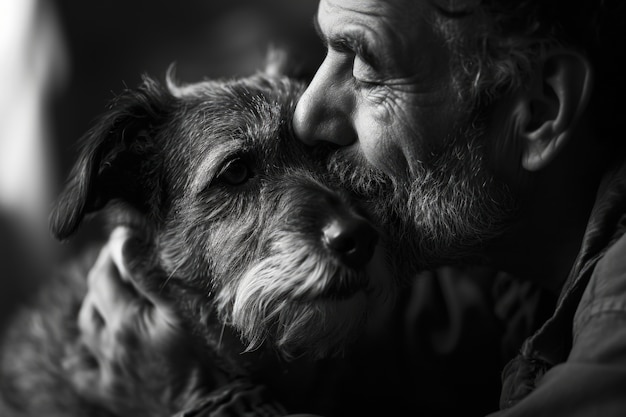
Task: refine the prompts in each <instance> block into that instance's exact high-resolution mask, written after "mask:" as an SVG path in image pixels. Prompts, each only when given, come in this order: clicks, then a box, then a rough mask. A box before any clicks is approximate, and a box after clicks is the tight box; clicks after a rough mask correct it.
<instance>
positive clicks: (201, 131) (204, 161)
mask: <svg viewBox="0 0 626 417" xmlns="http://www.w3.org/2000/svg"><path fill="white" fill-rule="evenodd" d="M278 90H279V89H278V88H276V89H274V88H273V85H271V84H264V85H259V84H258V83H256V82H241V81H235V82H230V83H223V82H214V81H209V82H203V83H198V84H194V85H189V86H185V87H183V88H179V89H178V90H176V91H173V94H174V95H175V96H176V97H177V98H178V99H179V100H180V102H181V105H180V106H179V111H178V112H177V115H176V116H175V125H176V126H177V127H176V128H175V130H174V132H176V133H175V134H174V135H175V136H178V141H177V144H176V145H174V146H175V147H176V148H177V149H175V151H174V152H171V153H170V157H171V158H172V161H171V163H172V166H173V167H180V166H188V169H187V170H186V172H187V173H188V175H189V177H188V181H189V182H190V183H188V185H191V187H192V188H196V187H201V186H202V184H204V183H206V182H207V181H209V180H210V178H211V177H212V176H213V175H215V174H216V171H218V170H219V168H220V167H221V166H222V165H223V163H224V161H226V160H227V159H229V158H231V157H232V156H233V155H237V154H238V153H241V152H246V153H249V154H254V155H255V156H256V157H258V158H263V159H265V158H266V157H269V156H270V155H273V154H275V153H276V152H278V150H279V148H281V147H282V146H285V143H286V140H285V139H287V138H285V127H286V126H287V125H290V123H291V115H292V112H293V103H294V99H293V94H292V92H291V90H289V89H287V90H282V91H278ZM169 136H172V135H169ZM173 169H175V168H173ZM177 171H178V170H177ZM194 184H195V185H194Z"/></svg>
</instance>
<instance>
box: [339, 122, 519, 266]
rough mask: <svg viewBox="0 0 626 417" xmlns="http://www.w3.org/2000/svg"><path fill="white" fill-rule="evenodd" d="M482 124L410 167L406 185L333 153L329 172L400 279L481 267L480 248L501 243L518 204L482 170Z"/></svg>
mask: <svg viewBox="0 0 626 417" xmlns="http://www.w3.org/2000/svg"><path fill="white" fill-rule="evenodd" d="M481 126H484V124H482V123H480V122H479V121H477V120H474V121H473V122H472V123H468V124H466V125H464V126H463V127H461V128H459V129H457V130H456V133H455V134H454V135H452V136H451V137H450V138H449V140H447V141H445V143H446V145H445V146H443V147H442V148H441V149H439V150H438V152H434V153H433V155H434V156H432V157H430V158H429V159H426V160H424V161H422V162H423V163H422V164H420V165H419V166H415V167H412V168H414V170H413V172H412V174H411V177H410V178H409V180H408V181H403V180H402V179H396V178H392V177H390V176H389V175H387V174H385V173H383V172H381V171H379V170H377V169H376V168H374V167H372V166H371V165H368V164H367V162H364V161H363V158H362V157H359V156H357V157H356V158H355V155H354V154H352V155H350V154H349V152H350V151H347V152H346V151H343V150H341V149H339V150H337V151H335V152H334V153H333V154H332V155H331V156H330V159H329V162H328V167H329V170H330V171H331V173H332V174H333V175H334V176H335V177H336V179H337V180H338V181H340V183H341V184H342V186H343V187H349V188H351V189H352V190H353V191H354V192H355V193H357V195H359V196H360V198H362V199H363V200H364V201H365V203H366V205H367V207H368V209H369V211H370V213H371V214H372V215H373V216H374V218H375V220H376V221H377V222H378V223H379V224H380V225H381V226H382V227H383V229H384V230H385V232H386V233H387V236H386V242H385V244H386V245H387V247H388V250H389V254H390V257H391V258H392V259H393V262H392V263H393V264H394V266H395V267H396V270H397V271H396V272H397V273H398V274H399V276H409V275H411V274H413V273H415V272H417V271H419V270H423V269H428V268H433V267H437V266H440V265H453V264H459V263H468V262H472V263H480V262H481V261H482V259H481V247H483V246H484V245H485V244H486V243H488V242H489V241H491V240H492V239H493V238H495V237H497V236H500V235H501V234H502V233H503V232H504V231H505V230H506V228H507V226H508V225H509V224H510V222H511V220H512V218H513V216H514V215H515V213H516V211H517V206H518V203H517V201H516V199H515V198H514V195H513V194H512V193H511V192H510V191H509V189H508V188H507V187H506V185H505V184H503V183H501V182H499V181H497V180H496V178H495V177H494V176H493V174H492V173H491V171H490V169H489V168H488V166H487V162H486V161H487V153H486V148H485V141H486V140H488V138H486V136H485V134H484V130H485V129H484V128H483V127H481Z"/></svg>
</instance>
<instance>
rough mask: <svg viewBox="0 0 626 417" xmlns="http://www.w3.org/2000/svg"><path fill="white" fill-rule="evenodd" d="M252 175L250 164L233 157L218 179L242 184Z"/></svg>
mask: <svg viewBox="0 0 626 417" xmlns="http://www.w3.org/2000/svg"><path fill="white" fill-rule="evenodd" d="M251 176H252V171H251V170H250V168H249V167H248V164H246V162H245V161H244V160H243V159H241V158H237V159H233V160H232V161H230V162H227V163H226V164H225V165H224V167H223V168H222V169H221V170H220V172H219V173H218V174H217V176H216V179H217V180H218V181H221V182H223V183H226V184H228V185H241V184H243V183H244V182H246V181H248V179H249V178H250V177H251Z"/></svg>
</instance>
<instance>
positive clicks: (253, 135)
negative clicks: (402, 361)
mask: <svg viewBox="0 0 626 417" xmlns="http://www.w3.org/2000/svg"><path fill="white" fill-rule="evenodd" d="M168 84H169V86H168V88H164V87H161V86H160V85H159V84H158V83H156V82H154V81H152V80H150V79H148V78H146V79H145V80H144V82H143V85H142V86H140V87H139V88H138V89H136V90H129V91H127V92H125V93H123V94H122V95H120V96H119V97H118V98H117V99H116V100H114V102H113V103H112V105H111V106H110V107H109V109H108V111H107V112H106V113H105V114H104V115H103V116H102V118H101V119H100V121H99V122H98V124H97V125H96V126H95V128H94V129H92V130H91V131H90V132H89V133H88V134H87V135H86V137H85V138H84V139H83V149H82V152H81V154H80V157H79V160H78V162H77V163H76V165H75V166H74V168H73V171H72V172H71V174H70V178H69V181H68V183H67V186H66V188H65V189H64V191H63V192H62V194H61V196H60V198H59V200H58V205H57V206H56V208H55V210H54V211H53V214H52V217H51V227H52V231H53V233H54V235H55V236H57V237H58V238H60V239H65V238H67V237H69V236H70V235H71V234H72V233H74V232H75V231H76V229H77V228H78V226H79V224H80V223H81V221H82V219H83V218H84V217H85V216H86V215H87V214H89V213H94V212H97V211H99V210H101V209H103V208H105V206H106V207H107V211H109V212H113V213H115V216H114V219H115V220H114V221H115V222H116V223H117V224H120V223H121V224H124V225H126V226H128V227H130V228H131V229H133V230H134V231H135V232H134V234H135V235H136V236H135V237H136V241H137V242H140V243H138V244H135V245H128V246H129V248H128V250H127V251H126V254H127V257H128V258H129V260H128V261H129V263H130V264H131V266H132V267H133V268H135V269H136V270H137V275H138V279H144V278H141V277H142V276H148V277H149V280H150V281H151V282H149V283H145V282H144V283H142V285H144V286H148V287H149V288H152V289H153V290H154V291H161V292H162V293H163V294H164V295H165V296H166V297H170V298H171V300H172V301H173V302H174V304H175V305H176V306H177V307H178V308H179V311H180V312H181V314H183V315H184V316H185V317H186V318H187V319H188V322H190V323H191V325H192V326H193V327H194V329H196V331H198V332H199V333H203V334H204V335H205V336H206V339H207V340H213V339H215V334H214V331H213V330H212V328H213V329H214V328H215V323H216V320H215V318H216V317H217V318H218V319H219V322H220V323H225V324H227V325H230V326H232V327H233V328H234V329H235V330H237V331H238V332H239V333H240V335H241V336H242V338H243V339H244V340H245V341H246V342H247V343H248V344H249V347H250V348H254V347H258V346H259V345H261V344H262V343H263V342H264V341H266V340H269V341H270V342H271V343H272V344H273V345H274V346H276V347H278V349H279V350H280V351H281V352H283V353H284V354H285V355H286V356H291V355H294V354H297V353H300V352H307V353H312V354H314V355H318V356H322V355H328V354H332V353H335V352H337V351H340V350H341V348H342V347H343V346H344V345H345V344H346V342H348V341H349V340H352V339H353V338H354V337H355V336H356V335H357V334H358V332H359V329H360V327H361V325H362V324H363V321H364V319H365V316H366V311H367V309H368V308H370V303H371V300H372V298H374V295H373V294H375V293H376V294H378V293H380V292H383V293H387V292H389V290H390V287H391V284H390V282H389V281H390V280H389V279H388V277H386V276H385V275H384V274H383V273H382V272H381V271H376V272H375V273H373V272H372V267H371V265H372V264H373V263H372V262H370V260H371V259H372V257H377V258H379V259H378V260H379V261H380V262H377V263H375V264H376V265H381V264H383V263H384V262H382V256H381V255H380V253H379V252H380V251H376V250H375V246H376V241H377V235H378V233H377V231H376V230H375V229H374V228H373V227H372V226H371V225H370V223H369V221H367V220H366V216H365V215H364V213H363V212H362V211H361V210H360V209H359V208H358V207H357V206H356V205H355V203H354V202H353V201H352V199H351V198H350V197H349V195H348V194H347V193H346V192H345V191H342V190H339V189H337V188H336V187H334V186H331V185H330V182H329V180H328V179H327V178H326V176H325V174H324V173H323V170H322V168H321V166H322V165H321V164H317V163H316V162H315V158H314V157H313V155H312V153H310V152H309V150H307V149H306V148H305V147H304V146H303V145H301V144H300V143H299V142H298V141H297V140H295V139H294V138H293V136H292V132H291V118H292V114H293V110H294V107H295V104H296V101H297V99H298V97H299V95H300V93H301V92H302V90H303V86H302V85H301V84H300V83H297V82H294V81H292V80H289V79H287V78H285V77H281V76H276V75H272V76H268V75H256V76H252V77H248V78H244V79H237V80H231V81H205V82H202V83H198V84H191V85H186V86H176V85H174V83H171V82H170V83H168ZM377 254H378V255H377ZM146 270H149V273H146Z"/></svg>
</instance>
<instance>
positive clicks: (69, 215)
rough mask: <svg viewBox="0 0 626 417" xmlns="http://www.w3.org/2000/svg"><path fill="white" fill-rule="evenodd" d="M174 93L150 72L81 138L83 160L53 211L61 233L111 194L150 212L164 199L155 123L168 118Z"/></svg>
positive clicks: (69, 230)
mask: <svg viewBox="0 0 626 417" xmlns="http://www.w3.org/2000/svg"><path fill="white" fill-rule="evenodd" d="M170 97H171V96H169V95H167V94H166V90H165V89H164V88H162V87H161V86H160V85H158V84H157V83H156V82H154V81H152V80H150V79H149V78H147V77H146V78H145V79H144V83H143V85H142V86H141V87H139V88H138V89H136V90H127V91H126V92H124V93H122V94H121V95H120V96H118V97H117V98H116V99H115V100H114V101H113V102H112V103H111V105H110V106H109V109H108V111H107V112H105V113H104V114H103V115H102V116H101V117H100V119H99V121H98V122H97V123H96V125H95V126H94V127H93V128H92V129H91V130H90V131H89V132H88V133H87V134H86V135H85V136H84V137H83V138H82V139H81V146H82V149H81V152H80V155H79V157H78V161H77V162H76V164H75V165H74V167H73V168H72V171H71V172H70V175H69V178H68V181H67V183H66V185H65V187H64V189H63V190H62V192H61V194H60V196H59V198H58V199H57V202H56V204H55V206H54V207H53V210H52V213H51V215H50V229H51V232H52V234H53V235H54V236H55V237H56V238H57V239H65V238H67V237H69V236H70V235H71V234H72V233H74V232H75V231H76V229H77V228H78V226H79V224H80V223H81V221H82V219H83V218H84V217H85V215H86V214H88V213H91V212H94V211H97V210H99V209H101V208H103V207H104V206H105V205H106V204H107V203H108V202H109V201H111V200H114V199H115V200H119V201H123V202H125V203H126V204H129V205H130V206H132V207H133V208H135V209H136V210H137V211H139V212H141V213H144V214H148V213H149V212H151V211H152V210H153V208H154V206H156V205H158V202H156V201H155V198H158V196H159V195H160V193H159V192H158V190H157V188H158V186H159V184H158V169H159V168H158V166H159V159H158V155H159V154H158V152H159V150H158V146H157V145H156V143H155V142H154V134H155V131H154V128H153V126H157V125H159V123H161V122H162V118H163V116H164V113H165V111H166V108H167V105H168V102H169V101H168V100H169V98H170ZM155 177H156V179H155Z"/></svg>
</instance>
